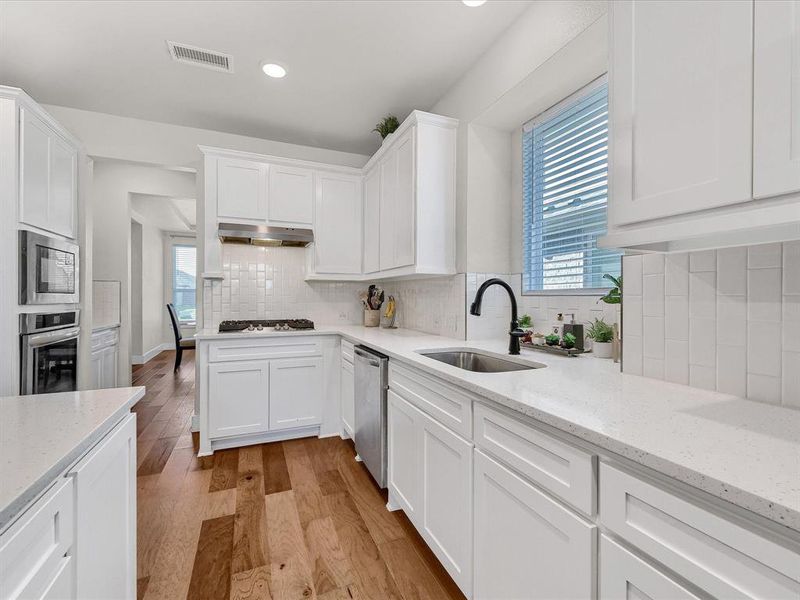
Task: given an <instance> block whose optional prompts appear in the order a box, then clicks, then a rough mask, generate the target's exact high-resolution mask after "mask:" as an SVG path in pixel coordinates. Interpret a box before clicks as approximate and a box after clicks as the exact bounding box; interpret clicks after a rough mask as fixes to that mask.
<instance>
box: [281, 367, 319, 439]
mask: <svg viewBox="0 0 800 600" xmlns="http://www.w3.org/2000/svg"><path fill="white" fill-rule="evenodd" d="M322 364H323V362H322V358H298V359H294V360H292V359H289V360H275V361H271V362H270V364H269V428H270V429H271V430H276V429H290V428H293V427H305V426H307V425H319V424H320V423H321V422H322V393H323V392H322V377H323V374H322Z"/></svg>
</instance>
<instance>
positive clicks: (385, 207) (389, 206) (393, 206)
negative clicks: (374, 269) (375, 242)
mask: <svg viewBox="0 0 800 600" xmlns="http://www.w3.org/2000/svg"><path fill="white" fill-rule="evenodd" d="M378 170H379V171H380V174H381V186H380V214H379V223H380V226H379V228H378V229H379V238H380V240H379V241H380V251H379V259H380V268H381V271H386V270H388V269H393V268H395V267H396V266H397V262H396V260H395V246H396V237H395V218H396V215H395V213H396V211H397V149H396V148H395V147H393V148H390V149H389V150H388V151H387V152H386V155H385V156H384V157H383V160H382V161H381V163H380V165H379V166H378Z"/></svg>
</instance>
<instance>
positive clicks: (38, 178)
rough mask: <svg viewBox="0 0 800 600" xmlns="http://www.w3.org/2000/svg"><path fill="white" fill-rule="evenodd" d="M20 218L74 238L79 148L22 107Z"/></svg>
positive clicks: (28, 223)
mask: <svg viewBox="0 0 800 600" xmlns="http://www.w3.org/2000/svg"><path fill="white" fill-rule="evenodd" d="M19 114H20V195H19V198H20V213H19V214H20V221H21V222H23V223H25V224H27V225H32V226H34V227H39V228H41V229H45V230H47V231H52V232H54V233H58V234H60V235H63V236H65V237H68V238H73V239H74V238H75V217H76V214H77V198H78V196H77V182H78V175H77V174H78V150H77V148H76V147H75V146H74V145H73V144H71V143H70V142H68V141H67V140H66V139H64V138H63V137H62V136H61V135H59V134H58V133H57V132H56V131H55V130H54V129H53V128H52V127H51V126H50V125H49V124H48V123H47V122H45V121H44V120H43V119H42V118H40V117H39V116H38V115H37V114H35V113H34V112H32V111H30V110H27V109H26V108H24V107H20V109H19Z"/></svg>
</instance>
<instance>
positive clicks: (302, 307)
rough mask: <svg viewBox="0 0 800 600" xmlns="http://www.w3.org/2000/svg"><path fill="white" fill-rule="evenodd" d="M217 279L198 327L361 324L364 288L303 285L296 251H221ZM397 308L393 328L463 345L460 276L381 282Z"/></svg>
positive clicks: (229, 247)
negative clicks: (228, 322)
mask: <svg viewBox="0 0 800 600" xmlns="http://www.w3.org/2000/svg"><path fill="white" fill-rule="evenodd" d="M222 263H223V264H222V272H223V279H222V280H221V281H219V280H213V281H205V282H204V294H203V315H204V318H203V326H204V327H205V328H208V329H216V328H217V327H218V326H219V322H220V321H222V320H225V319H270V318H292V317H303V318H309V319H312V320H313V321H315V322H316V323H320V324H339V323H341V324H354V325H358V324H361V323H363V308H362V306H361V301H360V300H359V299H358V293H359V291H360V290H362V289H365V288H366V287H367V286H368V285H369V282H329V281H306V280H305V276H306V259H305V252H304V251H302V250H298V249H297V248H262V247H258V246H244V245H233V244H226V245H223V247H222ZM381 285H382V286H383V288H384V290H385V292H386V295H387V296H388V295H389V294H393V295H394V296H395V298H396V299H397V302H398V309H397V321H396V323H397V325H398V326H400V327H407V328H411V329H417V330H419V331H424V332H427V333H433V334H438V335H446V336H448V337H456V338H459V339H464V336H465V323H464V276H463V275H456V276H453V277H442V278H431V279H424V280H415V281H401V282H383V283H382V284H381Z"/></svg>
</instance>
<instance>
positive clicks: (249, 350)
mask: <svg viewBox="0 0 800 600" xmlns="http://www.w3.org/2000/svg"><path fill="white" fill-rule="evenodd" d="M321 355H322V343H321V342H320V341H319V339H317V338H313V337H298V338H295V337H289V336H287V337H281V338H277V339H271V340H270V339H265V338H260V339H236V340H230V341H225V342H216V341H215V342H212V344H211V347H210V348H209V349H208V360H209V362H221V361H228V360H252V359H257V358H298V357H301V356H321Z"/></svg>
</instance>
